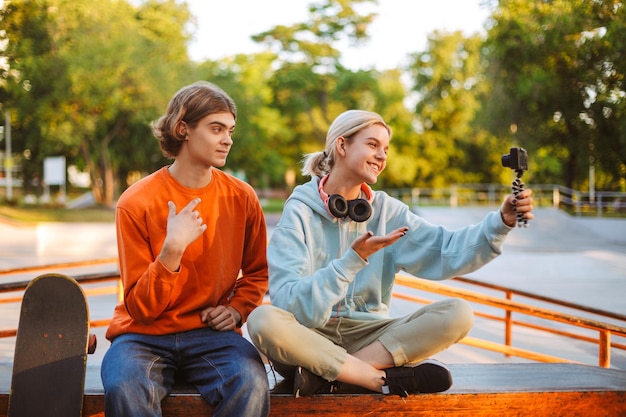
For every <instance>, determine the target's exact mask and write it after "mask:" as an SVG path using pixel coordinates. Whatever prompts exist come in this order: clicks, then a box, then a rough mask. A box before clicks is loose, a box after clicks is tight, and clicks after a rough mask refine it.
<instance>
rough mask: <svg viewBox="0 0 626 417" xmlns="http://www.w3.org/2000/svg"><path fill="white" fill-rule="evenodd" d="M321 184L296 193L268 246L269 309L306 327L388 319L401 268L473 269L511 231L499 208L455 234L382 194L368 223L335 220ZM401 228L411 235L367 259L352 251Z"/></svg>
mask: <svg viewBox="0 0 626 417" xmlns="http://www.w3.org/2000/svg"><path fill="white" fill-rule="evenodd" d="M319 180H320V179H319V178H317V177H313V178H312V179H311V181H309V182H308V183H306V184H303V185H299V186H297V187H296V188H295V189H294V191H293V193H292V194H291V196H290V197H289V198H288V199H287V201H286V202H285V207H284V209H283V213H282V216H281V219H280V221H279V223H278V225H277V227H276V229H275V230H274V231H273V233H272V237H271V240H270V243H269V247H268V265H269V291H270V299H271V302H272V304H273V305H274V306H276V307H279V308H282V309H284V310H287V311H289V312H291V313H292V314H294V316H295V317H296V319H297V320H298V321H299V322H300V323H301V324H303V325H304V326H307V327H309V328H316V327H321V326H323V325H324V324H325V323H326V322H328V320H330V319H331V318H332V317H336V316H340V317H350V318H353V319H359V320H375V319H380V318H386V317H388V316H389V307H390V301H391V295H392V287H393V283H394V278H395V274H396V273H397V272H398V271H406V272H408V273H410V274H412V275H415V276H418V277H420V278H426V279H431V280H443V279H448V278H452V277H454V276H459V275H463V274H467V273H470V272H473V271H475V270H477V269H478V268H480V267H482V266H483V265H485V264H487V263H488V262H490V261H491V260H493V259H494V258H495V257H497V256H498V255H500V253H501V246H502V243H503V242H504V239H505V237H506V235H507V233H508V232H509V231H510V230H511V229H512V228H511V227H508V226H507V225H505V224H504V222H503V221H502V218H501V216H500V212H499V211H494V212H491V213H488V214H487V216H486V217H485V218H484V220H483V221H482V222H480V223H479V224H476V225H472V226H467V227H465V228H462V229H459V230H455V231H450V230H447V229H446V228H444V227H443V226H435V225H432V224H430V223H428V222H427V221H426V220H424V219H423V218H421V217H419V216H418V215H417V214H415V213H413V212H411V211H410V210H409V207H408V206H407V205H406V204H404V203H403V202H401V201H399V200H397V199H395V198H392V197H390V196H389V195H388V194H387V193H385V192H383V191H376V192H374V198H373V201H372V209H373V213H372V216H371V217H370V219H369V220H367V221H365V222H363V223H357V222H353V221H350V220H349V219H343V220H338V219H336V218H334V217H333V216H332V215H331V214H330V213H328V211H327V210H326V206H325V205H324V202H323V201H322V199H321V197H320V194H319V191H318V184H319ZM403 226H406V227H408V228H409V230H408V232H407V234H406V236H404V237H401V238H400V239H399V240H398V241H397V242H396V243H394V244H393V245H391V246H388V247H386V248H383V249H381V250H379V251H378V252H376V253H375V254H373V255H371V256H370V257H369V259H367V260H364V259H362V258H361V257H360V256H359V255H357V253H356V252H355V251H354V250H353V249H352V248H351V247H350V245H351V243H352V242H353V241H354V239H356V238H357V237H358V236H360V235H362V234H363V233H365V232H366V231H368V230H369V231H372V232H373V233H374V235H378V236H383V235H386V234H387V233H389V232H391V231H393V230H395V229H398V228H400V227H403Z"/></svg>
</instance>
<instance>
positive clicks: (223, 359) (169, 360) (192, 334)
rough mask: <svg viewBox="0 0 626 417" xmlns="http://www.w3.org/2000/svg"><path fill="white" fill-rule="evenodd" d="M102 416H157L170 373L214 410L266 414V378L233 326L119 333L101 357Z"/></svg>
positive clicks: (169, 386)
mask: <svg viewBox="0 0 626 417" xmlns="http://www.w3.org/2000/svg"><path fill="white" fill-rule="evenodd" d="M101 376H102V384H103V386H104V398H105V405H104V411H105V415H106V416H107V417H115V416H124V417H129V416H133V417H140V416H161V400H163V398H165V397H166V396H167V395H168V394H169V393H170V392H171V391H172V385H173V384H174V377H175V376H176V377H177V378H179V377H180V378H183V379H184V380H185V382H187V383H189V384H191V385H193V386H195V387H196V388H197V389H198V391H199V392H200V395H202V397H203V398H204V399H205V400H206V401H207V402H208V403H209V404H210V405H212V406H214V407H215V411H214V414H213V415H214V416H233V417H234V416H241V417H244V416H245V417H251V416H254V417H259V416H267V415H269V409H270V397H269V384H268V381H267V375H266V373H265V366H264V365H263V362H262V361H261V358H260V356H259V353H258V352H257V350H256V349H255V348H254V346H252V344H251V343H250V342H248V341H247V340H246V339H245V338H243V337H242V336H240V335H239V334H238V333H236V332H232V331H231V332H217V331H214V330H212V329H210V328H208V327H207V328H201V329H196V330H191V331H188V332H183V333H177V334H171V335H159V336H150V335H141V334H124V335H121V336H118V337H117V338H115V340H113V342H112V343H111V346H110V347H109V349H108V350H107V352H106V354H105V356H104V358H103V360H102V370H101Z"/></svg>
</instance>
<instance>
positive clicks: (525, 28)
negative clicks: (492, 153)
mask: <svg viewBox="0 0 626 417" xmlns="http://www.w3.org/2000/svg"><path fill="white" fill-rule="evenodd" d="M625 13H626V12H625V10H624V5H623V4H622V2H621V1H612V0H609V1H584V0H576V1H566V0H554V1H541V2H536V1H528V0H501V1H500V2H499V7H498V9H497V10H496V12H495V13H494V16H493V27H492V28H491V29H490V31H489V36H488V42H487V47H488V51H489V58H488V59H489V63H490V68H489V73H488V74H489V76H490V78H491V79H492V81H493V86H494V90H493V94H492V99H491V100H490V106H489V113H490V115H491V118H490V121H491V123H490V125H491V128H492V129H493V130H494V131H495V132H499V133H500V134H503V135H506V134H509V133H510V132H513V133H514V135H515V137H516V138H517V140H518V141H519V143H520V144H522V145H524V146H526V147H528V148H529V149H530V150H532V151H533V153H534V154H535V155H536V164H535V165H533V169H534V170H536V174H535V175H536V177H535V178H536V179H538V180H540V181H545V182H547V181H553V182H558V183H564V184H565V185H567V186H569V187H581V186H583V185H585V184H586V181H587V175H588V172H589V166H590V164H592V165H595V168H596V173H598V177H599V178H597V182H598V185H599V186H601V187H604V188H606V189H618V188H621V189H624V187H625V186H626V183H625V179H626V170H625V167H626V142H625V141H624V134H625V132H624V97H625V95H624V94H625V90H624V88H625V86H624V75H625V74H626V73H625V72H624V58H625V57H624V50H625V49H624V47H623V46H624V40H623V39H624V35H625V28H626V14H625ZM507 131H508V132H509V133H506V132H507Z"/></svg>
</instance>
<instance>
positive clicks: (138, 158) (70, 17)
mask: <svg viewBox="0 0 626 417" xmlns="http://www.w3.org/2000/svg"><path fill="white" fill-rule="evenodd" d="M33 11H35V13H34V14H33V15H31V14H30V13H31V12H33ZM188 19H189V13H188V11H187V9H186V7H181V6H180V5H178V4H177V3H176V2H175V1H173V0H164V1H156V0H150V1H147V2H145V3H142V4H140V5H139V6H131V5H130V4H129V3H127V2H124V1H122V2H120V1H113V0H103V1H100V2H91V1H87V0H72V1H68V0H47V1H16V2H12V3H10V4H9V7H7V8H6V10H5V14H4V16H3V23H5V24H7V25H8V26H9V30H7V31H6V32H5V33H7V38H8V46H7V48H6V50H5V54H6V57H7V58H8V66H9V71H8V72H7V73H6V74H5V77H3V78H4V80H6V81H5V82H6V90H5V91H6V92H7V93H8V95H9V96H10V98H11V101H9V102H8V103H10V104H11V105H13V106H15V107H16V110H17V113H18V116H17V118H18V119H20V122H19V123H18V126H23V127H24V128H25V130H27V131H29V132H32V133H31V134H30V135H29V136H27V137H26V138H25V139H26V140H27V141H26V142H25V143H24V144H23V145H24V148H29V149H34V150H35V151H33V152H32V154H33V155H34V156H35V158H34V159H35V161H41V159H43V157H45V156H46V155H47V154H48V152H50V151H53V150H54V151H57V152H58V153H62V154H65V155H67V156H69V158H70V160H71V161H72V162H75V163H77V164H79V165H81V166H84V167H85V168H86V169H87V170H88V172H89V173H90V176H91V179H92V192H93V194H94V197H95V199H96V201H97V202H99V203H102V204H105V205H112V204H113V200H114V198H115V196H116V194H117V192H118V190H119V188H118V186H119V184H118V178H119V173H120V171H123V172H128V171H130V170H131V169H132V168H131V167H132V166H134V167H135V168H134V169H136V170H142V169H146V168H148V167H149V166H150V165H153V164H154V162H155V160H156V159H158V158H159V157H158V154H159V153H158V152H159V151H158V146H157V145H156V141H153V140H150V142H149V143H146V138H147V137H151V134H150V130H149V125H148V121H149V120H152V119H154V118H156V117H157V116H158V114H159V112H162V111H163V109H164V108H165V105H166V103H167V99H168V98H169V96H170V95H171V94H172V93H173V90H174V86H176V88H178V86H180V84H181V81H182V77H181V76H180V75H179V74H182V73H184V69H185V68H190V66H189V65H190V64H189V61H188V58H187V54H186V52H185V42H186V41H187V39H188V35H187V34H186V33H185V32H184V30H183V29H181V28H184V26H185V23H186V22H187V20H188ZM39 39H44V40H45V42H44V43H43V44H42V45H41V46H37V41H38V40H39ZM30 52H34V53H33V54H30ZM18 86H19V87H18ZM25 86H28V88H25ZM20 87H21V88H20ZM31 103H32V104H31ZM31 109H34V110H35V111H34V113H29V110H31ZM31 114H32V115H35V116H36V117H32V116H31ZM38 142H43V143H45V145H39V144H38ZM129 144H133V145H135V146H129ZM39 151H41V152H39ZM125 185H126V184H121V187H124V186H125Z"/></svg>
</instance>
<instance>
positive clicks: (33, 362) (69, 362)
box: [8, 274, 95, 417]
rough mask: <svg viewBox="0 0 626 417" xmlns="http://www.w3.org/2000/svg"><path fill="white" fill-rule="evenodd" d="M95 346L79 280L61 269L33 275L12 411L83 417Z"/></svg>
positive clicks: (15, 416) (19, 415)
mask: <svg viewBox="0 0 626 417" xmlns="http://www.w3.org/2000/svg"><path fill="white" fill-rule="evenodd" d="M94 350H95V335H91V336H90V335H89V309H88V306H87V301H86V298H85V293H84V292H83V290H82V288H81V287H80V285H79V284H78V283H77V282H76V280H74V279H73V278H70V277H68V276H65V275H61V274H44V275H40V276H38V277H37V278H35V279H33V280H32V281H31V282H30V283H29V284H28V286H27V287H26V290H25V292H24V297H23V299H22V307H21V311H20V319H19V324H18V329H17V337H16V342H15V356H14V360H13V375H12V379H11V391H10V394H9V408H8V417H33V416H38V417H40V416H50V417H52V416H55V417H59V416H63V417H71V416H76V417H79V416H80V415H81V414H82V408H83V394H84V387H85V372H86V367H87V354H88V353H92V352H93V351H94Z"/></svg>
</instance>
